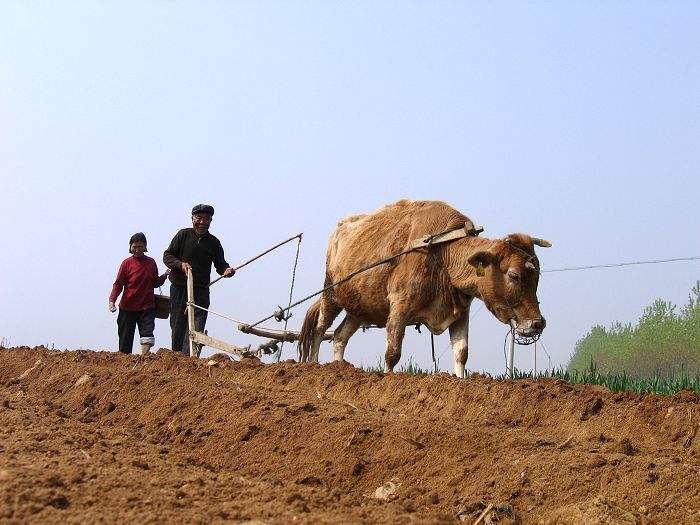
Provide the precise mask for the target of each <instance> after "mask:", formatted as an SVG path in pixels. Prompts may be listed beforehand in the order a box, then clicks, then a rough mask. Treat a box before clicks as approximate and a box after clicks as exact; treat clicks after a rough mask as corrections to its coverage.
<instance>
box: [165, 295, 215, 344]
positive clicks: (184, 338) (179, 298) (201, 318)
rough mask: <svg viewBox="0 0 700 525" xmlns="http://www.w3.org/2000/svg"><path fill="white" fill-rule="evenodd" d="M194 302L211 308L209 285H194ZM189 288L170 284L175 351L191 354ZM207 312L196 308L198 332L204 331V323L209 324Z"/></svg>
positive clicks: (196, 327) (171, 328) (195, 315)
mask: <svg viewBox="0 0 700 525" xmlns="http://www.w3.org/2000/svg"><path fill="white" fill-rule="evenodd" d="M194 304H196V305H198V306H201V307H202V308H209V287H205V286H195V287H194ZM186 307H187V288H185V287H183V286H175V285H174V284H171V285H170V330H171V331H172V336H173V342H172V343H173V344H172V349H173V351H174V352H182V353H183V354H185V355H190V340H189V330H188V329H187V314H186V313H185V308H186ZM207 313H208V312H205V311H204V310H200V309H199V308H195V310H194V326H195V330H197V331H198V332H204V325H206V324H207Z"/></svg>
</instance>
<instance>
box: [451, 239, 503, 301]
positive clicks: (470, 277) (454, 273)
mask: <svg viewBox="0 0 700 525" xmlns="http://www.w3.org/2000/svg"><path fill="white" fill-rule="evenodd" d="M492 242H493V241H492V240H491V239H487V238H485V237H466V238H464V239H459V240H457V241H454V242H451V243H449V244H447V245H446V246H445V247H444V248H443V250H442V262H443V265H444V267H445V271H446V272H447V275H448V277H449V279H450V282H451V283H452V285H453V286H454V287H456V288H458V289H459V290H460V291H461V292H462V293H464V294H467V295H471V296H473V297H477V298H479V299H481V293H480V291H479V279H483V277H479V276H477V275H476V268H474V267H473V266H472V265H470V264H469V263H468V262H467V260H468V259H469V257H470V256H471V255H472V254H474V253H475V252H476V251H478V250H487V249H488V248H489V246H490V245H491V243H492Z"/></svg>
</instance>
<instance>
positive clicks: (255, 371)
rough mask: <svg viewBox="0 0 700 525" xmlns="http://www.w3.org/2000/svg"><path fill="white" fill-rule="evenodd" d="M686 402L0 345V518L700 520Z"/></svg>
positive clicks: (347, 368) (518, 384) (549, 384)
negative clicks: (2, 348)
mask: <svg viewBox="0 0 700 525" xmlns="http://www.w3.org/2000/svg"><path fill="white" fill-rule="evenodd" d="M699 420H700V398H699V397H698V396H697V395H695V394H693V393H690V392H683V393H682V394H679V395H676V396H674V397H661V396H652V395H639V394H631V393H624V394H620V393H617V394H614V393H611V392H610V391H608V390H607V389H604V388H600V387H588V386H581V387H572V386H570V385H567V384H566V383H563V382H561V381H556V380H547V381H495V380H492V379H489V378H485V377H481V376H477V375H474V376H472V377H471V378H469V379H467V380H458V379H455V378H451V377H449V376H447V375H445V374H441V375H435V376H422V377H415V376H407V375H404V374H392V375H384V374H379V373H367V372H363V371H362V370H358V369H356V368H354V367H353V366H352V365H349V364H347V363H333V364H328V365H317V364H297V363H291V362H286V363H280V364H277V365H262V364H261V363H260V362H259V361H257V360H255V359H244V360H243V361H241V362H228V361H226V360H223V359H215V360H210V361H207V360H194V359H189V358H186V357H183V356H180V355H175V354H173V353H171V352H168V351H165V350H162V351H159V352H158V354H157V355H151V356H149V357H146V358H142V357H137V356H126V355H119V354H113V353H95V352H88V351H76V352H57V351H49V350H46V349H43V348H37V349H29V348H15V349H10V350H2V351H0V521H9V522H26V521H35V522H59V521H60V522H74V523H79V522H80V523H82V522H96V521H108V522H113V521H125V520H129V521H134V520H138V521H139V522H153V521H168V522H211V521H229V522H239V523H246V522H247V523H252V522H255V523H289V522H291V521H298V522H303V523H339V522H344V523H408V522H411V523H454V522H460V521H466V522H468V523H473V521H474V520H476V519H477V518H478V517H480V516H481V515H482V514H484V512H485V515H484V517H483V518H482V521H483V522H484V523H494V522H495V521H496V520H498V522H499V523H669V522H674V523H698V522H700V461H699V459H698V452H699V451H700V445H699V443H698V442H699V441H700V435H696V433H697V431H698V421H699Z"/></svg>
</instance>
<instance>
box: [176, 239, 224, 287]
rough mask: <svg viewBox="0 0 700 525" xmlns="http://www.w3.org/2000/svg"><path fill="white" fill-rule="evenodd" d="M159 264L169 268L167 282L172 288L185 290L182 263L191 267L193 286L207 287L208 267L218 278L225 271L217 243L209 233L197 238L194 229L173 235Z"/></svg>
mask: <svg viewBox="0 0 700 525" xmlns="http://www.w3.org/2000/svg"><path fill="white" fill-rule="evenodd" d="M163 262H164V263H165V266H167V267H168V268H170V270H171V272H170V282H171V283H173V284H174V285H175V286H187V276H186V275H185V274H184V272H183V271H182V263H183V262H186V263H190V266H192V276H193V277H194V285H195V286H209V282H210V278H209V276H210V272H211V265H212V263H213V264H214V268H216V271H217V273H218V274H219V275H221V274H222V273H224V270H226V268H228V267H229V264H228V263H227V262H226V259H224V249H223V247H222V246H221V243H220V242H219V239H217V238H216V237H214V236H213V235H212V234H211V233H209V232H207V233H205V234H204V235H202V236H199V235H197V233H196V232H195V231H194V228H183V229H182V230H180V231H179V232H177V233H176V234H175V237H173V240H172V241H170V246H168V249H167V250H165V253H164V254H163Z"/></svg>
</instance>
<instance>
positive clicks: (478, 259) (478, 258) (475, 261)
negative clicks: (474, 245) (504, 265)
mask: <svg viewBox="0 0 700 525" xmlns="http://www.w3.org/2000/svg"><path fill="white" fill-rule="evenodd" d="M467 262H468V263H469V264H470V265H472V266H474V267H477V268H478V267H479V266H481V267H484V268H485V267H486V266H488V265H489V264H491V263H493V262H496V255H494V254H493V253H491V252H489V251H486V250H481V251H478V252H476V253H473V254H472V255H470V256H469V259H467Z"/></svg>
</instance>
